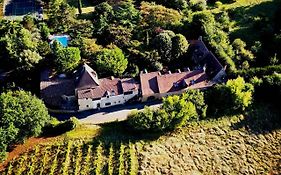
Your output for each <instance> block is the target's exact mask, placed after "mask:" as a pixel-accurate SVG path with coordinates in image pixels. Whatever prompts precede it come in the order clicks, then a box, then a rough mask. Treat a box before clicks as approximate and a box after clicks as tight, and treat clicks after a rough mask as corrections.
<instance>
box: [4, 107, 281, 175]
mask: <svg viewBox="0 0 281 175" xmlns="http://www.w3.org/2000/svg"><path fill="white" fill-rule="evenodd" d="M269 111H271V112H269ZM125 127H126V125H124V123H119V124H117V123H113V124H107V125H104V126H100V127H98V126H80V127H78V128H77V129H76V130H74V131H71V132H68V133H66V134H63V135H61V136H59V137H57V139H54V140H52V141H50V142H47V143H42V144H38V145H36V146H34V148H33V149H31V150H29V151H27V152H25V153H22V154H21V155H19V157H15V158H14V159H13V160H11V161H10V162H9V163H8V164H7V166H6V169H5V170H4V171H3V172H2V173H0V174H28V173H33V174H78V172H80V174H99V173H101V174H111V172H115V173H114V174H118V173H120V174H122V173H124V174H130V173H131V174H137V171H138V172H139V173H140V174H153V175H154V174H186V173H188V174H191V173H194V174H196V173H197V174H200V173H202V174H269V173H272V174H280V173H281V172H280V164H279V163H280V160H281V149H280V147H281V145H280V142H279V141H280V138H281V130H280V119H279V115H278V114H277V113H276V114H275V113H274V112H273V110H272V109H271V108H267V107H264V106H257V107H256V109H255V110H254V111H252V112H248V114H247V115H245V116H243V115H234V116H228V117H221V118H219V119H212V120H205V121H200V122H194V123H191V124H190V125H189V126H187V127H185V128H183V129H179V130H177V131H175V132H173V133H166V134H164V135H161V134H157V133H149V134H140V133H138V134H136V133H131V132H128V131H127V130H126V129H124V128H125ZM278 168H279V169H278Z"/></svg>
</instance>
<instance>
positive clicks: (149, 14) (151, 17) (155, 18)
mask: <svg viewBox="0 0 281 175" xmlns="http://www.w3.org/2000/svg"><path fill="white" fill-rule="evenodd" d="M140 11H141V14H142V17H143V18H142V22H141V24H142V25H143V26H149V27H150V28H155V27H162V28H167V27H171V26H179V25H181V20H182V15H181V14H180V13H179V12H178V11H177V10H174V9H170V8H166V7H164V6H162V5H156V4H155V3H148V2H142V3H141V6H140Z"/></svg>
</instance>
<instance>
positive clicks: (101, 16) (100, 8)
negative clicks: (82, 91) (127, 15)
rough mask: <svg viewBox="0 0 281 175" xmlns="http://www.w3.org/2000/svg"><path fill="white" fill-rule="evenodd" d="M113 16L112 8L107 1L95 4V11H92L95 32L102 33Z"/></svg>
mask: <svg viewBox="0 0 281 175" xmlns="http://www.w3.org/2000/svg"><path fill="white" fill-rule="evenodd" d="M113 16H114V11H113V8H112V7H111V5H109V4H108V3H107V2H103V3H100V4H98V5H97V6H95V11H94V12H93V19H94V20H93V21H94V29H95V32H96V33H97V34H103V33H104V32H105V31H106V30H107V29H108V27H109V25H110V23H111V22H112V20H113Z"/></svg>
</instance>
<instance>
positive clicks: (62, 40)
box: [52, 35, 69, 47]
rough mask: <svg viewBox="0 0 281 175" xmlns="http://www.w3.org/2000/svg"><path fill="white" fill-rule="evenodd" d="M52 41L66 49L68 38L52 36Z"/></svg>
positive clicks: (65, 36)
mask: <svg viewBox="0 0 281 175" xmlns="http://www.w3.org/2000/svg"><path fill="white" fill-rule="evenodd" d="M52 41H58V42H60V43H61V45H62V46H63V47H67V45H68V41H69V36H67V35H63V36H53V38H52Z"/></svg>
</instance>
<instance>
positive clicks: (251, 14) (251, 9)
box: [229, 0, 279, 43]
mask: <svg viewBox="0 0 281 175" xmlns="http://www.w3.org/2000/svg"><path fill="white" fill-rule="evenodd" d="M278 4H279V2H278V0H273V1H267V2H262V3H260V4H257V5H254V6H243V7H237V8H235V9H231V10H229V16H230V18H231V19H232V20H234V21H235V22H236V28H237V29H236V30H234V31H233V32H231V33H230V38H231V39H235V38H241V39H242V40H244V41H246V42H247V43H252V42H254V41H256V40H259V36H260V35H261V32H262V30H257V29H261V28H264V27H266V26H267V24H265V23H264V22H262V21H260V20H261V18H263V17H265V18H267V19H266V21H265V22H266V23H268V21H270V20H269V19H271V18H272V17H273V15H274V13H275V11H276V10H277V8H278ZM259 22H260V24H261V26H259Z"/></svg>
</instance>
